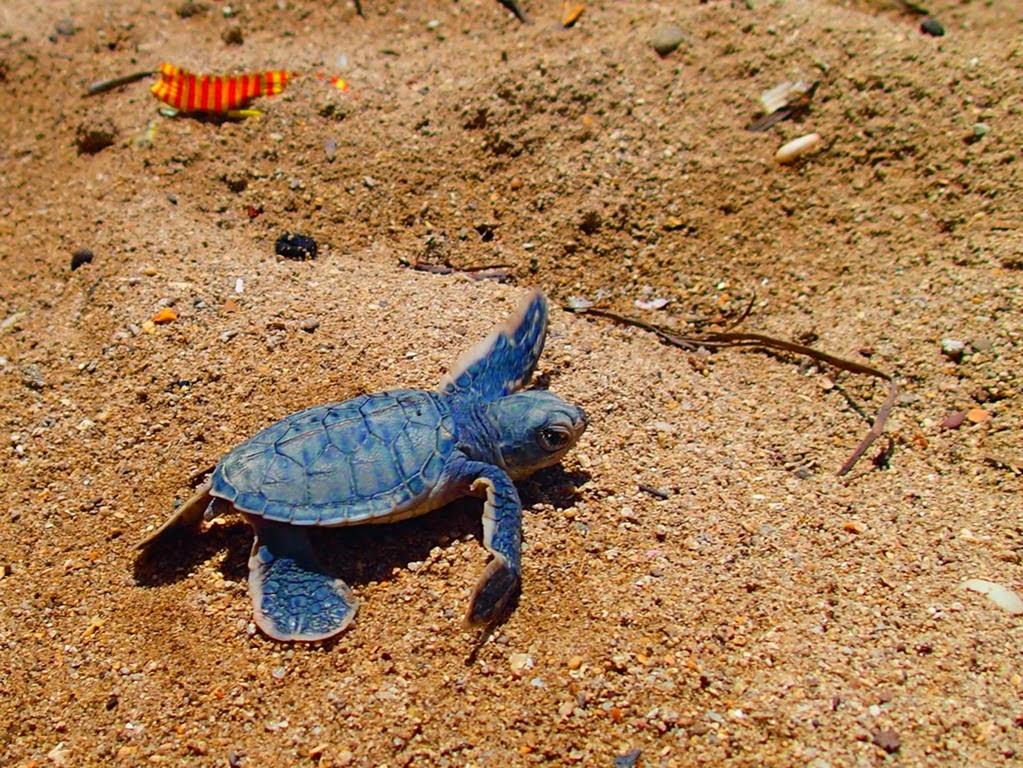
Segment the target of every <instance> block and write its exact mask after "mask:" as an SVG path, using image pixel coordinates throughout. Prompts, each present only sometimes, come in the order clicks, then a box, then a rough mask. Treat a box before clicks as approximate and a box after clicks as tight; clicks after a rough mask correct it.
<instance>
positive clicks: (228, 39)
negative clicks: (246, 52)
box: [220, 24, 245, 45]
mask: <svg viewBox="0 0 1023 768" xmlns="http://www.w3.org/2000/svg"><path fill="white" fill-rule="evenodd" d="M220 39H221V40H223V41H224V42H225V43H227V44H228V45H241V44H242V43H244V42H245V35H244V34H243V33H242V28H241V27H239V26H238V25H237V24H235V25H233V26H230V27H228V28H227V29H225V30H224V32H223V34H221V36H220Z"/></svg>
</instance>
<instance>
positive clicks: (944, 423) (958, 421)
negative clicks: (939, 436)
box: [941, 411, 966, 429]
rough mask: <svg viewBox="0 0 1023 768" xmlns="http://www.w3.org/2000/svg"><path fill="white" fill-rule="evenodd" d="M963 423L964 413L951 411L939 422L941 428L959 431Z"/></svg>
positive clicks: (964, 419)
mask: <svg viewBox="0 0 1023 768" xmlns="http://www.w3.org/2000/svg"><path fill="white" fill-rule="evenodd" d="M964 421H966V413H965V412H964V411H953V412H952V413H950V414H949V415H948V416H946V417H945V418H943V419H942V420H941V428H942V429H959V427H961V426H962V425H963V422H964Z"/></svg>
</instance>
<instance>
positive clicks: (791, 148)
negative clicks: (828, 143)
mask: <svg viewBox="0 0 1023 768" xmlns="http://www.w3.org/2000/svg"><path fill="white" fill-rule="evenodd" d="M820 143H821V135H820V134H819V133H808V134H806V136H800V137H799V138H798V139H793V140H792V141H790V142H789V143H788V144H785V145H784V146H783V147H782V148H781V149H779V150H778V151H777V152H775V153H774V159H775V161H776V162H778V163H780V164H781V165H788V164H789V163H794V162H796V160H798V159H799V158H801V157H802V156H803V155H806V154H809V153H810V152H813V151H814V150H815V149H816V148H817V145H818V144H820Z"/></svg>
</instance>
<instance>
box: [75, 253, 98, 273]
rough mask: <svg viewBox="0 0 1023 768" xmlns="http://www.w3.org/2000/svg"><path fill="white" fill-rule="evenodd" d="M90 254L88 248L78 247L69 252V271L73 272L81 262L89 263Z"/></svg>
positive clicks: (90, 260) (90, 261)
mask: <svg viewBox="0 0 1023 768" xmlns="http://www.w3.org/2000/svg"><path fill="white" fill-rule="evenodd" d="M92 256H93V254H92V251H90V250H89V249H88V248H79V249H78V250H77V251H75V252H74V253H72V254H71V271H72V272H74V271H75V270H76V269H78V268H79V267H80V266H82V265H83V264H91V263H92Z"/></svg>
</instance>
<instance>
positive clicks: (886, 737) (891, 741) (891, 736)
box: [870, 728, 902, 755]
mask: <svg viewBox="0 0 1023 768" xmlns="http://www.w3.org/2000/svg"><path fill="white" fill-rule="evenodd" d="M870 740H871V741H872V742H874V744H876V745H877V746H879V747H880V748H881V749H883V750H884V751H885V752H887V753H888V754H889V755H894V754H895V753H896V752H898V751H899V748H900V747H901V746H902V741H901V740H900V739H899V734H898V733H896V732H895V731H893V730H892V729H891V728H881V729H880V730H877V731H874V733H873V734H871V737H870Z"/></svg>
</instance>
